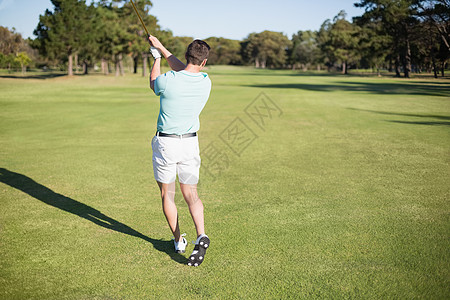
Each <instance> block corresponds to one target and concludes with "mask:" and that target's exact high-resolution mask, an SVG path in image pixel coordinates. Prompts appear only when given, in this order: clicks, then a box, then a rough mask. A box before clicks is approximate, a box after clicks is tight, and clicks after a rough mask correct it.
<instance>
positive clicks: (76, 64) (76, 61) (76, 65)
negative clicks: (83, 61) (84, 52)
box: [74, 53, 78, 73]
mask: <svg viewBox="0 0 450 300" xmlns="http://www.w3.org/2000/svg"><path fill="white" fill-rule="evenodd" d="M74 58H75V62H74V65H75V73H78V53H76V54H75V57H74Z"/></svg>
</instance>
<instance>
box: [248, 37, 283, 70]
mask: <svg viewBox="0 0 450 300" xmlns="http://www.w3.org/2000/svg"><path fill="white" fill-rule="evenodd" d="M290 46H291V41H290V40H289V39H288V38H287V37H286V36H285V35H284V34H283V33H281V32H274V31H268V30H266V31H263V32H261V33H251V34H249V36H248V37H247V39H246V40H245V41H244V43H243V49H242V51H243V53H244V58H245V59H246V61H247V62H248V63H254V64H255V67H257V68H259V67H261V68H265V67H266V66H268V67H275V68H278V67H283V66H285V64H286V59H287V50H288V48H289V47H290Z"/></svg>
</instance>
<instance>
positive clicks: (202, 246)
mask: <svg viewBox="0 0 450 300" xmlns="http://www.w3.org/2000/svg"><path fill="white" fill-rule="evenodd" d="M209 244H210V240H209V238H208V237H206V236H204V237H202V238H201V239H200V241H199V242H198V244H197V245H195V248H194V250H197V253H195V254H191V256H189V262H188V266H192V267H198V266H200V264H201V263H202V262H203V261H204V260H205V254H206V249H208V248H209Z"/></svg>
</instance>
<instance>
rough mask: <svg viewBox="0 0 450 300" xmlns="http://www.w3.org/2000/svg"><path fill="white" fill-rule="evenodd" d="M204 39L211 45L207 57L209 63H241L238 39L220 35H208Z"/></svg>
mask: <svg viewBox="0 0 450 300" xmlns="http://www.w3.org/2000/svg"><path fill="white" fill-rule="evenodd" d="M205 41H206V42H207V43H208V45H209V46H210V47H211V51H210V52H209V57H208V64H209V65H239V64H241V63H242V58H241V56H240V52H241V44H240V41H237V40H230V39H226V38H221V37H210V38H207V39H206V40H205Z"/></svg>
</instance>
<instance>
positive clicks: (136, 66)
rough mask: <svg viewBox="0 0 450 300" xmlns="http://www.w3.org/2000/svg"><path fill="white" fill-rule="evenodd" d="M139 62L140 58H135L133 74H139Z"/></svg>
mask: <svg viewBox="0 0 450 300" xmlns="http://www.w3.org/2000/svg"><path fill="white" fill-rule="evenodd" d="M138 60H139V57H138V56H137V55H136V56H135V57H133V74H137V69H138Z"/></svg>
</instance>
